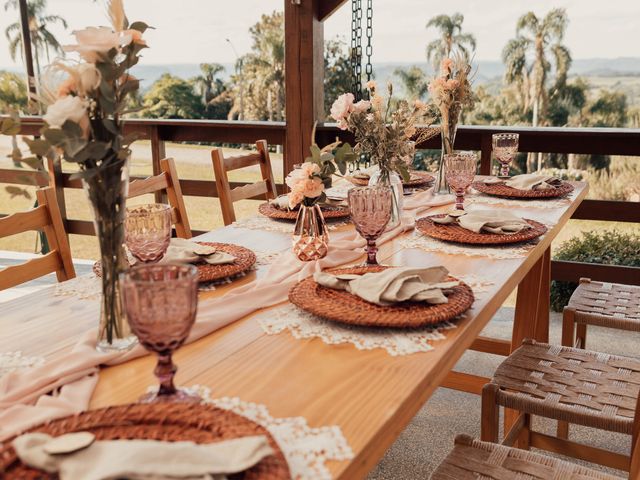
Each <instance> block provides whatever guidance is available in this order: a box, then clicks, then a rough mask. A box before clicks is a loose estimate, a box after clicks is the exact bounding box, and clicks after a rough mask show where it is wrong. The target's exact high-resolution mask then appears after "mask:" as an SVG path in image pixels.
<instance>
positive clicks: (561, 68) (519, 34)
mask: <svg viewBox="0 0 640 480" xmlns="http://www.w3.org/2000/svg"><path fill="white" fill-rule="evenodd" d="M568 21H569V20H568V17H567V13H566V11H565V10H564V9H562V8H555V9H553V10H551V11H550V12H549V13H547V15H546V16H545V17H544V18H539V17H537V16H536V15H535V13H533V12H528V13H526V14H524V15H523V16H521V17H520V18H519V19H518V23H517V25H516V38H514V39H512V40H510V41H509V42H508V43H507V45H506V46H505V48H504V50H503V51H502V59H503V61H504V63H505V66H506V75H505V80H506V81H507V83H515V84H516V85H518V86H519V87H520V88H522V89H523V92H522V98H523V100H524V101H525V103H524V105H523V108H524V109H527V108H531V109H532V120H531V123H532V125H533V126H534V127H535V126H538V125H542V124H545V123H546V122H547V120H548V119H547V116H546V115H547V107H548V101H549V91H548V88H549V87H548V85H547V83H548V75H549V72H550V71H551V67H552V65H551V62H550V61H549V58H550V56H552V57H553V58H554V62H555V69H556V79H555V85H554V88H555V89H558V88H561V87H562V86H563V85H564V84H566V78H567V73H568V71H569V67H570V66H571V54H570V53H569V50H568V49H567V48H566V47H565V46H564V45H562V40H563V38H564V34H565V30H566V28H567V23H568ZM529 58H531V62H529ZM552 91H553V90H552ZM534 161H535V157H534V156H533V155H532V156H530V161H529V165H528V170H533V169H534V168H535V165H534ZM541 163H542V156H541V155H538V165H537V166H538V168H540V167H541Z"/></svg>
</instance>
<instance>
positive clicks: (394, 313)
mask: <svg viewBox="0 0 640 480" xmlns="http://www.w3.org/2000/svg"><path fill="white" fill-rule="evenodd" d="M386 268H390V267H385V266H382V265H376V266H373V265H371V266H361V267H349V268H339V269H333V270H329V273H333V274H338V273H355V274H358V275H362V274H364V273H367V272H380V271H382V270H384V269H386ZM448 280H455V278H453V277H449V278H448ZM447 297H448V299H449V302H448V303H445V304H441V305H430V304H428V303H425V302H402V303H399V304H396V305H392V306H384V307H383V306H380V305H375V304H373V303H369V302H367V301H365V300H363V299H361V298H360V297H357V296H355V295H353V294H351V293H347V292H345V291H343V290H334V289H331V288H327V287H323V286H321V285H318V284H317V283H316V282H315V280H314V279H313V277H308V278H306V279H305V280H302V281H301V282H299V283H297V284H296V285H294V286H293V288H292V289H291V290H290V291H289V301H290V302H291V303H293V304H294V305H296V306H298V307H300V308H302V309H303V310H306V311H307V312H310V313H312V314H314V315H317V316H319V317H322V318H326V319H328V320H333V321H335V322H340V323H347V324H350V325H358V326H364V327H393V328H418V327H424V326H426V325H435V324H438V323H442V322H444V321H447V320H451V319H453V318H455V317H457V316H458V315H460V314H462V313H464V312H466V311H467V310H468V309H469V308H470V307H471V305H472V304H473V300H474V297H473V292H472V291H471V288H470V287H469V286H468V285H467V284H465V283H463V282H460V285H458V286H456V287H453V288H452V289H450V292H449V293H448V295H447Z"/></svg>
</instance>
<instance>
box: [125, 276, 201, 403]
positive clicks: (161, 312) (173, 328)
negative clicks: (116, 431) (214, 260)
mask: <svg viewBox="0 0 640 480" xmlns="http://www.w3.org/2000/svg"><path fill="white" fill-rule="evenodd" d="M121 285H122V287H121V289H122V301H123V304H124V308H125V311H126V313H127V319H128V320H129V325H131V330H132V331H133V333H134V334H135V335H136V336H137V337H138V340H140V343H141V344H142V346H143V347H144V348H146V349H147V350H149V351H152V352H155V353H156V354H157V355H158V364H157V366H156V368H155V370H154V373H155V375H156V377H157V378H158V380H159V382H160V388H159V390H158V391H157V392H153V393H149V394H147V395H145V396H143V397H142V398H141V399H140V402H142V403H160V402H180V403H185V402H189V403H190V402H199V401H200V400H201V399H200V397H199V396H197V395H193V394H190V393H188V392H186V391H184V390H180V389H177V388H176V387H175V385H174V384H173V377H174V375H175V373H176V371H177V367H176V366H175V364H174V363H173V361H172V359H171V356H172V354H173V352H175V351H176V350H177V349H178V348H180V347H181V346H182V344H183V343H184V341H185V340H186V339H187V336H188V335H189V332H190V331H191V327H192V326H193V323H194V321H195V319H196V311H197V308H198V269H197V268H196V267H194V266H193V265H170V264H168V265H141V266H138V267H134V268H132V269H131V270H129V271H128V272H126V273H123V274H122V282H121Z"/></svg>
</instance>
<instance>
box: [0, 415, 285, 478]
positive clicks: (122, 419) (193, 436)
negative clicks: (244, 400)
mask: <svg viewBox="0 0 640 480" xmlns="http://www.w3.org/2000/svg"><path fill="white" fill-rule="evenodd" d="M29 431H30V432H43V433H46V434H49V435H52V436H58V435H62V434H65V433H71V432H79V431H89V432H92V433H93V434H95V436H96V438H97V439H98V440H116V439H120V440H122V439H127V440H132V439H144V440H160V441H169V442H177V441H189V440H190V441H193V442H195V443H215V442H219V441H222V440H230V439H233V438H240V437H248V436H252V435H265V436H266V437H267V438H268V440H269V444H270V445H271V448H273V450H274V454H273V455H270V456H268V457H266V458H264V459H263V460H262V461H261V462H260V463H258V464H256V465H254V466H253V467H252V468H250V469H249V470H246V471H245V472H243V473H242V474H241V476H240V477H239V478H243V479H245V480H256V479H261V480H263V479H264V480H281V479H282V480H284V479H289V478H290V473H289V467H288V466H287V461H286V460H285V458H284V455H283V453H282V451H281V450H280V448H279V447H278V444H277V443H276V442H275V440H274V439H273V437H272V436H271V435H270V434H269V432H268V431H267V430H266V429H265V428H264V427H262V426H261V425H258V424H257V423H254V422H252V421H251V420H249V419H247V418H245V417H243V416H241V415H237V414H235V413H233V412H230V411H228V410H223V409H220V408H217V407H214V406H212V405H193V404H166V403H163V404H157V405H154V404H131V405H123V406H118V407H108V408H102V409H99V410H89V411H87V412H83V413H80V414H77V415H73V416H70V417H65V418H61V419H58V420H53V421H51V422H49V423H46V424H44V425H40V426H38V427H35V428H32V429H30V430H29ZM11 440H12V439H10V440H7V441H6V442H4V443H3V444H2V445H1V446H0V476H1V477H2V478H4V479H7V480H9V479H20V480H35V479H49V478H51V479H54V478H58V477H57V475H52V474H47V473H45V472H42V471H40V470H36V469H33V468H29V467H27V466H26V465H24V464H23V463H22V462H21V461H20V460H19V459H18V458H17V456H16V453H15V451H14V450H13V448H12V447H11ZM234 478H235V476H234Z"/></svg>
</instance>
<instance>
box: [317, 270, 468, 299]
mask: <svg viewBox="0 0 640 480" xmlns="http://www.w3.org/2000/svg"><path fill="white" fill-rule="evenodd" d="M448 274H449V271H448V270H447V269H446V268H444V267H427V268H414V267H396V268H388V269H386V270H383V271H381V272H370V273H365V274H364V275H353V274H339V275H331V274H330V273H326V272H316V273H315V274H314V275H313V279H314V280H315V281H316V282H317V283H318V284H319V285H322V286H323V287H327V288H333V289H336V290H345V291H347V292H349V293H351V294H353V295H356V296H358V297H360V298H362V299H363V300H366V301H367V302H370V303H375V304H376V305H381V306H385V305H391V304H394V303H399V302H407V301H412V302H427V303H432V304H438V303H447V302H448V300H447V297H446V296H445V295H444V293H443V292H442V289H445V288H452V287H455V286H456V285H458V284H459V283H460V282H458V281H446V280H445V279H446V278H447V275H448Z"/></svg>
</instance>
